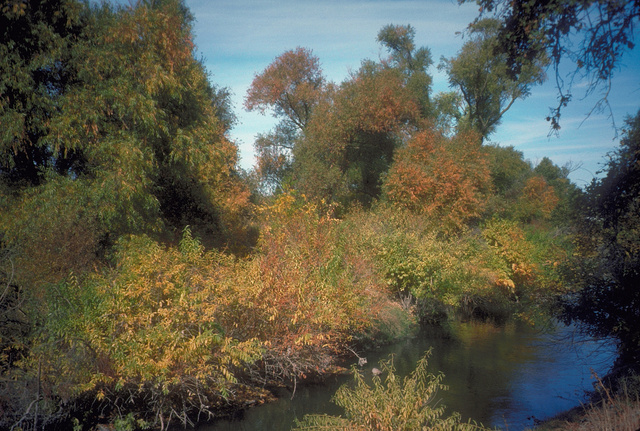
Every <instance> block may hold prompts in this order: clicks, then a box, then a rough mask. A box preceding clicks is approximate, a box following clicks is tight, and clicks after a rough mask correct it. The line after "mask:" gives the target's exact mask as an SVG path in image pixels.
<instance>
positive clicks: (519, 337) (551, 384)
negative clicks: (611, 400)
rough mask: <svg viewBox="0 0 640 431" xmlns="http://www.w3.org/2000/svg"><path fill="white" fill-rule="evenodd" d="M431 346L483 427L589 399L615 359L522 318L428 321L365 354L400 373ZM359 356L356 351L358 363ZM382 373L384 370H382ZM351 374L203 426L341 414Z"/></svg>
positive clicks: (258, 424)
mask: <svg viewBox="0 0 640 431" xmlns="http://www.w3.org/2000/svg"><path fill="white" fill-rule="evenodd" d="M430 348H432V352H431V356H430V358H429V368H430V370H431V372H432V373H437V372H438V371H442V372H443V373H444V375H445V378H444V381H443V383H444V384H446V385H448V386H449V390H448V391H442V392H440V394H439V396H440V398H441V401H440V402H441V403H444V405H446V406H447V409H448V410H447V411H449V412H450V411H457V412H459V413H460V414H461V415H462V418H463V420H465V421H466V420H467V419H472V420H474V421H476V422H479V423H482V424H483V425H485V426H491V427H497V428H500V429H504V430H522V429H525V428H527V427H531V426H533V425H534V420H535V419H545V418H548V417H551V416H553V415H555V414H557V413H560V412H562V411H565V410H568V409H570V408H572V407H575V406H576V405H580V403H581V402H584V401H585V391H588V390H591V389H592V388H593V383H594V379H593V376H592V371H593V372H595V373H596V374H597V375H599V376H603V375H604V374H606V372H607V371H608V370H609V368H610V366H611V365H612V363H613V360H614V359H615V349H614V346H612V345H611V344H608V343H604V342H597V341H594V340H590V339H587V338H585V337H583V336H580V335H578V334H577V333H576V332H575V331H574V330H573V329H572V328H571V327H566V326H558V327H556V328H554V329H553V330H547V331H538V330H535V329H532V328H530V327H527V326H524V325H517V324H509V325H506V326H495V325H492V324H489V323H478V322H471V323H455V324H452V325H450V327H448V328H446V329H443V328H426V329H423V330H421V331H420V332H419V334H418V335H417V336H416V337H414V338H412V339H408V340H403V341H402V342H398V343H395V344H392V345H388V346H385V347H384V348H383V349H381V350H379V351H375V352H368V353H366V354H365V353H360V356H366V357H367V360H368V363H367V364H366V365H365V366H364V367H363V368H364V370H365V372H366V373H367V374H368V375H370V374H371V369H372V368H373V367H379V361H380V360H381V359H389V357H390V355H393V364H394V366H395V368H396V373H397V374H399V375H402V376H405V375H407V374H408V373H410V372H411V371H412V370H413V369H414V368H415V366H416V362H417V361H418V360H419V359H420V358H421V357H422V356H423V355H424V354H425V352H426V351H427V350H429V349H430ZM355 362H357V358H355V357H354V363H355ZM382 377H384V376H382ZM350 381H352V377H351V376H350V375H346V376H333V377H331V378H329V379H328V380H327V381H326V382H324V383H323V384H317V385H298V387H297V389H296V393H295V395H294V397H293V399H291V395H292V394H291V392H289V391H287V390H282V392H281V393H279V394H277V396H278V397H279V400H278V401H276V402H274V403H269V404H266V405H263V406H259V407H255V408H252V409H249V410H246V411H243V412H240V413H238V414H237V415H236V417H234V418H231V419H226V420H219V421H216V422H213V423H210V424H207V425H203V426H201V427H199V428H198V430H199V431H222V430H224V431H231V430H234V431H235V430H243V431H249V430H251V431H253V430H273V431H278V430H290V429H291V428H292V427H293V426H294V424H295V422H294V421H295V419H296V418H298V419H301V418H302V417H303V416H304V415H305V414H310V413H326V414H330V415H339V414H342V413H343V411H342V410H341V409H340V408H339V407H338V406H336V405H334V404H333V403H332V402H331V397H332V396H333V394H334V393H335V391H336V389H337V388H338V387H340V385H342V384H344V383H346V382H350Z"/></svg>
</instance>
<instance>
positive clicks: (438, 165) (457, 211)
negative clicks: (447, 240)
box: [384, 128, 491, 231]
mask: <svg viewBox="0 0 640 431" xmlns="http://www.w3.org/2000/svg"><path fill="white" fill-rule="evenodd" d="M490 184H491V179H490V171H489V166H488V160H487V155H486V153H485V151H484V149H483V148H482V147H481V146H480V145H479V138H478V136H477V135H476V134H474V133H472V132H466V133H459V134H458V135H456V136H454V137H453V138H452V139H449V138H446V137H444V136H443V135H442V134H440V133H439V132H437V131H435V130H434V129H433V128H428V129H425V130H423V131H421V132H419V133H418V134H416V135H415V136H414V137H413V138H412V139H411V140H410V141H409V142H408V144H407V146H406V147H404V148H401V149H399V150H398V151H397V153H396V157H395V161H394V164H393V165H392V167H391V169H390V170H389V174H388V176H387V180H386V183H385V185H384V191H385V193H386V196H387V198H388V199H389V200H391V201H392V202H395V203H397V204H399V205H402V206H404V207H407V208H409V209H410V210H412V211H415V212H418V213H421V214H424V215H426V216H428V217H430V218H433V219H434V220H440V221H441V223H442V228H443V229H444V230H446V231H451V230H458V229H460V228H462V227H463V226H464V225H465V224H466V223H467V222H469V221H470V220H471V219H474V218H477V217H479V216H480V215H481V213H482V211H483V210H484V205H485V200H486V195H487V193H488V192H489V191H490V188H491V186H490Z"/></svg>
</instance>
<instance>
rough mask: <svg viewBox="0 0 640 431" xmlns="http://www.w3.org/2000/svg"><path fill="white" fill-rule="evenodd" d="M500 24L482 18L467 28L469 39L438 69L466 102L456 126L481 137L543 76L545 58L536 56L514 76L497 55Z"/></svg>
mask: <svg viewBox="0 0 640 431" xmlns="http://www.w3.org/2000/svg"><path fill="white" fill-rule="evenodd" d="M499 28H500V23H499V22H498V21H497V20H494V19H484V20H480V21H478V22H476V23H474V24H473V25H472V26H471V27H470V31H469V36H470V39H469V40H468V41H467V42H465V44H464V45H463V46H462V49H461V50H460V52H459V53H458V55H457V56H456V57H454V58H451V59H444V58H443V59H442V63H441V68H443V69H445V70H446V71H447V73H448V74H449V83H450V85H451V86H452V87H454V88H456V89H457V90H458V91H460V93H461V94H462V98H463V100H464V102H465V104H464V112H462V113H461V115H460V121H459V126H460V127H463V128H464V127H470V128H472V129H474V130H476V131H477V132H478V133H480V135H481V136H482V138H483V139H486V138H487V137H488V136H489V135H490V134H491V133H493V132H494V131H495V128H496V126H497V125H498V124H499V122H500V119H501V118H502V116H503V115H504V113H505V112H506V111H507V110H508V109H509V108H511V106H512V105H513V104H514V102H515V101H516V100H518V99H521V98H525V97H527V96H528V95H529V92H530V88H531V86H532V85H534V84H538V83H541V82H542V81H543V79H544V76H545V75H544V71H543V65H544V59H543V58H540V57H537V58H534V59H532V60H531V61H530V62H528V63H527V64H524V65H523V66H522V70H521V73H520V74H519V75H518V76H517V78H515V79H514V78H513V77H512V75H511V74H510V73H509V68H508V66H507V58H506V55H504V54H502V55H498V54H497V52H498V46H499V40H498V31H499Z"/></svg>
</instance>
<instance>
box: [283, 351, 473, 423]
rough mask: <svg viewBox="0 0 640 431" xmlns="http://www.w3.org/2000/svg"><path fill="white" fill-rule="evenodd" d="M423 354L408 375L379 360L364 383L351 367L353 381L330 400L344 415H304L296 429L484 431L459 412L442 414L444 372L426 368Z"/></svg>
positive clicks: (391, 363)
mask: <svg viewBox="0 0 640 431" xmlns="http://www.w3.org/2000/svg"><path fill="white" fill-rule="evenodd" d="M429 354H430V352H429V353H427V355H425V357H424V358H422V359H421V360H420V361H418V364H417V366H416V369H415V370H414V371H413V372H412V373H411V375H409V376H407V377H405V378H404V379H402V378H400V377H399V376H398V375H396V374H395V368H394V366H393V358H392V359H390V360H389V361H382V362H381V363H380V368H381V370H380V371H381V375H382V376H384V377H380V375H375V376H374V377H373V382H372V385H369V384H367V381H366V379H365V377H364V376H363V374H362V373H361V372H360V371H359V370H357V369H355V368H354V369H353V377H354V384H353V385H343V386H341V387H340V388H339V389H338V391H337V392H336V394H335V395H334V397H333V401H334V402H335V403H336V404H337V405H338V406H340V407H342V408H344V410H345V416H344V417H342V416H328V415H306V416H305V417H304V419H303V420H302V421H300V422H298V424H297V427H296V428H295V430H298V431H303V430H318V429H326V430H354V431H355V430H362V431H365V430H367V431H368V430H379V431H398V430H406V431H410V430H411V431H413V430H434V431H435V430H442V431H445V430H450V431H453V430H460V431H463V430H469V431H470V430H483V429H485V428H483V427H482V426H478V425H475V424H471V423H463V422H461V419H460V415H459V414H458V413H453V414H451V415H450V416H445V415H444V413H445V406H444V405H442V404H441V403H439V402H438V401H439V400H438V398H437V396H438V392H439V391H440V390H446V389H447V386H445V385H444V384H442V379H443V377H444V375H443V374H441V373H440V374H438V375H434V374H431V373H429V371H428V369H427V359H428V357H429Z"/></svg>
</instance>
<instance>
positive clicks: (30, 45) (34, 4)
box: [0, 0, 86, 189]
mask: <svg viewBox="0 0 640 431" xmlns="http://www.w3.org/2000/svg"><path fill="white" fill-rule="evenodd" d="M83 12H84V10H83V7H82V4H81V3H80V2H76V1H61V0H59V1H56V0H50V1H29V2H27V1H16V0H14V1H5V2H2V5H1V6H0V124H2V130H0V181H1V182H2V183H4V184H5V185H6V186H8V187H9V188H12V189H13V188H15V187H21V186H26V185H37V184H39V183H40V182H41V181H42V180H43V174H44V169H45V168H51V169H55V170H56V171H58V172H60V173H66V172H67V171H79V170H81V169H82V164H83V163H82V157H81V156H80V155H79V154H78V153H77V152H76V151H73V150H69V149H63V151H59V152H57V153H54V152H53V151H52V149H51V148H49V146H48V145H47V143H46V142H44V139H43V138H44V137H45V136H46V135H47V133H48V130H49V125H50V121H51V117H52V116H54V115H56V111H57V109H58V104H59V101H60V98H61V97H62V96H63V95H64V94H65V93H66V92H67V91H68V90H69V87H70V85H72V83H73V81H74V79H75V75H74V71H73V70H72V69H71V68H70V66H69V61H70V55H71V49H70V47H71V46H72V45H73V44H74V43H75V42H76V40H77V38H78V36H79V33H80V31H81V29H82V26H83V20H84V19H86V17H84V18H83V15H85V14H84V13H83Z"/></svg>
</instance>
